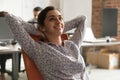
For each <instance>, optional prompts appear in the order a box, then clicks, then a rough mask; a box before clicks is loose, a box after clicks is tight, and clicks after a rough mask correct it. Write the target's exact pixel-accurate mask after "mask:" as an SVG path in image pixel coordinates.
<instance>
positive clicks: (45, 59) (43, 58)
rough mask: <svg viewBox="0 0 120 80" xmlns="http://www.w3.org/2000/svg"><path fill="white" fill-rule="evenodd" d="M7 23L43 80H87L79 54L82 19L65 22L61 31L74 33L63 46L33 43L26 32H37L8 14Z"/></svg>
mask: <svg viewBox="0 0 120 80" xmlns="http://www.w3.org/2000/svg"><path fill="white" fill-rule="evenodd" d="M6 21H7V22H8V24H9V25H10V28H11V30H12V32H13V35H14V37H15V39H16V40H17V41H18V42H19V44H20V45H21V46H22V48H23V49H24V50H25V51H26V52H27V53H28V55H29V56H30V57H31V58H32V59H33V60H34V62H35V64H36V66H37V67H38V69H39V71H40V72H41V74H42V75H43V78H44V79H45V80H88V76H87V75H86V72H85V63H84V60H83V58H82V56H81V54H80V47H81V43H82V39H83V36H84V32H85V27H84V22H85V17H84V16H81V17H77V18H75V19H74V20H71V21H69V22H66V23H65V29H64V32H66V31H69V30H71V29H73V28H76V30H75V32H74V35H73V37H72V38H71V39H69V40H64V41H63V43H64V46H62V45H56V44H54V43H51V42H49V43H44V42H42V41H39V42H35V41H34V40H33V39H32V38H31V37H30V36H29V34H28V33H32V34H34V33H36V31H37V30H36V28H34V27H33V25H31V24H29V23H27V22H25V21H23V20H22V19H21V18H19V17H16V16H14V15H12V14H8V15H7V16H6ZM31 74H32V73H31ZM33 74H34V73H33Z"/></svg>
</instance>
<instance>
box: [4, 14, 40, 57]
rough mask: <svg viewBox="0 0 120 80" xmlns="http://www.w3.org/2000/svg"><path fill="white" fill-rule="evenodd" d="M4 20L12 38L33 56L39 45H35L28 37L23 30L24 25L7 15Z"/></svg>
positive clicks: (16, 18)
mask: <svg viewBox="0 0 120 80" xmlns="http://www.w3.org/2000/svg"><path fill="white" fill-rule="evenodd" d="M5 18H6V21H7V23H8V24H9V26H10V29H11V31H12V33H13V36H14V38H15V39H16V40H17V41H18V42H19V44H20V45H21V46H22V48H23V49H24V50H25V51H26V52H27V53H29V55H30V56H33V53H36V48H38V47H37V46H38V45H39V44H37V42H35V41H34V40H33V39H32V38H31V37H30V35H29V34H28V32H26V30H25V29H24V28H23V26H25V25H24V24H23V23H22V22H21V20H19V18H18V17H16V16H14V15H11V14H7V15H6V16H5ZM41 49H42V48H41ZM33 57H34V56H33Z"/></svg>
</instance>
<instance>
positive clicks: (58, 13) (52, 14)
mask: <svg viewBox="0 0 120 80" xmlns="http://www.w3.org/2000/svg"><path fill="white" fill-rule="evenodd" d="M49 16H61V13H60V12H59V11H58V10H51V11H49V12H48V13H47V15H46V17H49Z"/></svg>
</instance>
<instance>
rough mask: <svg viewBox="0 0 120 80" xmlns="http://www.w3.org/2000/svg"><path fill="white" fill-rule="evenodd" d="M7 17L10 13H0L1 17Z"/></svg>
mask: <svg viewBox="0 0 120 80" xmlns="http://www.w3.org/2000/svg"><path fill="white" fill-rule="evenodd" d="M6 15H8V12H5V11H0V17H5V16H6Z"/></svg>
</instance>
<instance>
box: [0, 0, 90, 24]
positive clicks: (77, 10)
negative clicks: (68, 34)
mask: <svg viewBox="0 0 120 80" xmlns="http://www.w3.org/2000/svg"><path fill="white" fill-rule="evenodd" d="M48 5H53V6H56V7H57V8H60V9H61V10H62V13H63V16H64V19H65V21H66V20H70V19H72V18H74V17H76V16H78V15H85V16H86V17H87V20H86V25H87V26H91V11H92V10H91V7H92V0H69V1H68V0H0V11H2V10H6V11H8V12H10V13H13V14H15V15H16V16H20V17H22V18H23V19H24V20H26V21H27V20H29V19H31V18H33V12H32V11H33V8H34V7H35V6H40V7H42V8H44V7H46V6H48Z"/></svg>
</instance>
